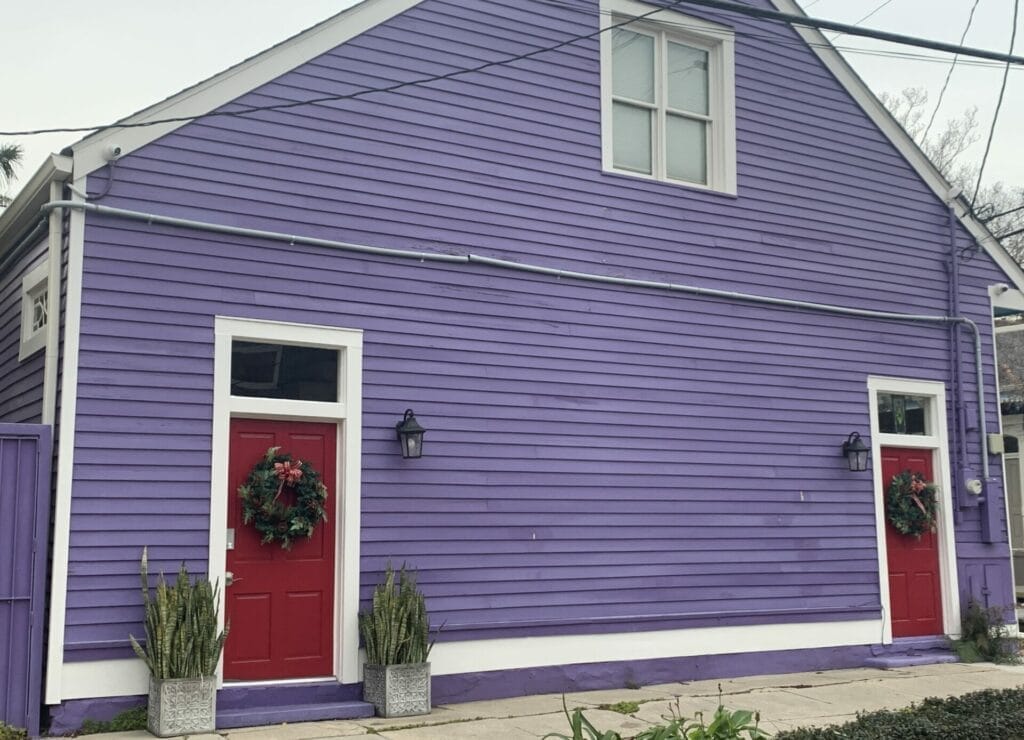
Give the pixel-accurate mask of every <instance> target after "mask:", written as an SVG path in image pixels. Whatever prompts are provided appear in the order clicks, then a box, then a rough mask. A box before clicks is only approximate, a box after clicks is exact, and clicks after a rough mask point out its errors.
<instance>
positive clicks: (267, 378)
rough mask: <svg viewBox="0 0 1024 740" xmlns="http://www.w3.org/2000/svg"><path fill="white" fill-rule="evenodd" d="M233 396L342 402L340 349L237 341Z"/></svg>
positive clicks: (232, 385) (232, 373)
mask: <svg viewBox="0 0 1024 740" xmlns="http://www.w3.org/2000/svg"><path fill="white" fill-rule="evenodd" d="M231 395H233V396H256V397H259V398H287V399H291V400H294V401H337V400H338V350H335V349H321V348H318V347H295V346H292V345H289V344H260V343H256V342H233V343H232V345H231Z"/></svg>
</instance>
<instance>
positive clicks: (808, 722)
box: [90, 663, 1024, 740]
mask: <svg viewBox="0 0 1024 740" xmlns="http://www.w3.org/2000/svg"><path fill="white" fill-rule="evenodd" d="M719 684H721V687H722V702H723V703H724V704H725V706H726V707H727V708H728V709H733V710H735V709H750V710H757V711H760V712H761V726H762V727H763V728H764V729H765V730H766V731H767V732H770V733H774V732H778V731H781V730H787V729H792V728H794V727H799V726H804V727H807V726H818V725H828V724H833V723H838V722H845V721H847V720H850V719H853V718H854V715H855V714H856V713H857V712H858V711H871V710H875V709H897V708H899V707H905V706H909V705H910V704H911V703H913V702H919V701H920V700H921V699H924V698H926V697H929V696H955V695H959V694H967V693H970V692H972V691H978V690H980V689H990V688H991V689H1004V688H1016V687H1018V686H1022V685H1024V666H996V665H993V664H991V663H973V664H964V663H945V664H939V665H926V666H917V667H913V668H900V669H896V670H878V669H874V668H854V669H848V670H836V671H818V672H813V673H789V674H785V675H778V676H750V677H747V678H733V679H722V680H721V681H718V680H709V681H692V682H688V683H669V684H660V685H657V686H644V687H642V688H639V689H625V688H623V689H609V690H605V691H586V692H580V693H572V694H566V695H565V699H566V703H567V704H568V705H569V708H570V709H572V708H573V707H584V708H587V712H586V714H587V717H588V718H589V719H590V720H591V721H592V722H593V723H594V725H595V726H596V727H597V728H598V729H600V730H602V731H603V730H618V731H619V732H620V733H622V735H623V736H625V737H628V736H630V735H633V734H635V733H637V732H639V731H640V730H642V729H644V728H645V727H649V726H650V725H652V724H657V723H659V722H661V716H662V715H664V714H667V713H668V706H669V703H670V702H672V703H673V704H674V703H675V700H676V699H677V698H678V699H679V707H680V710H681V712H682V714H683V716H685V717H692V716H693V714H694V713H695V712H697V711H703V712H704V713H705V715H704V716H705V717H710V715H711V714H712V713H713V712H714V711H715V709H716V708H717V706H718V686H719ZM619 702H637V703H639V705H640V708H639V710H638V711H636V712H635V713H633V714H629V715H624V714H619V713H617V712H613V711H610V710H608V709H607V708H604V709H602V708H601V707H607V706H609V705H613V704H617V703H619ZM549 732H562V733H566V732H568V724H567V722H566V719H565V715H564V714H563V713H562V696H561V695H560V694H544V695H541V696H524V697H517V698H514V699H495V700H493V701H477V702H471V703H468V704H449V705H445V706H439V707H434V711H432V712H431V713H430V714H429V715H425V716H422V717H406V718H403V719H390V720H389V719H376V718H374V719H361V720H347V721H340V720H339V721H328V722H303V723H297V724H287V725H276V726H273V727H252V728H245V729H238V730H225V731H224V732H223V733H219V734H210V735H192V736H189V737H190V739H191V740H219V739H221V738H226V739H227V740H321V739H324V740H326V739H327V738H347V739H348V740H358V739H359V738H367V739H369V738H372V739H373V740H449V738H450V739H451V740H462V739H463V738H465V739H470V738H488V740H494V739H500V740H536V739H537V738H542V737H544V735H546V734H547V733H549ZM90 737H91V738H94V739H95V740H149V739H150V738H152V736H151V735H150V734H149V733H147V732H117V733H108V734H102V735H92V736H90Z"/></svg>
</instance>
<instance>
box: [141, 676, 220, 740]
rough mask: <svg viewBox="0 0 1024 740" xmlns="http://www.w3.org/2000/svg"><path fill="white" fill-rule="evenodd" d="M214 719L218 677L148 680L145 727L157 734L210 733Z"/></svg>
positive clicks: (215, 717) (170, 735) (214, 723)
mask: <svg viewBox="0 0 1024 740" xmlns="http://www.w3.org/2000/svg"><path fill="white" fill-rule="evenodd" d="M216 722H217V679H216V678H214V677H213V676H208V677H206V678H166V679H157V678H153V677H150V679H149V709H148V711H147V718H146V729H148V730H149V731H150V732H151V733H153V734H154V735H156V736H157V737H173V736H174V735H187V734H193V733H203V732H213V730H214V726H215V725H216Z"/></svg>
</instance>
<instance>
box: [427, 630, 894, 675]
mask: <svg viewBox="0 0 1024 740" xmlns="http://www.w3.org/2000/svg"><path fill="white" fill-rule="evenodd" d="M881 628H882V625H881V624H880V620H878V619H865V620H857V621H849V622H809V623H805V624H799V623H797V624H766V625H754V626H739V627H695V628H693V629H678V630H657V631H654V632H627V633H616V634H602V635H551V636H547V637H520V638H508V639H501V640H470V641H467V642H442V643H438V644H437V645H435V646H434V649H433V650H432V651H431V653H430V671H431V673H432V674H433V675H435V676H444V675H449V674H452V673H475V672H478V671H500V670H509V669H515V668H538V667H541V666H557V665H571V664H575V663H605V662H615V661H633V660H652V659H656V658H677V657H690V656H695V655H727V654H736V653H759V652H768V651H773V650H802V649H805V648H820V647H840V646H845V645H872V644H877V643H878V640H879V637H880V636H881Z"/></svg>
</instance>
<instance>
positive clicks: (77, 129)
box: [0, 0, 683, 136]
mask: <svg viewBox="0 0 1024 740" xmlns="http://www.w3.org/2000/svg"><path fill="white" fill-rule="evenodd" d="M681 2H683V0H673V2H671V3H669V4H668V5H666V6H663V7H658V8H654V9H653V10H651V11H649V12H647V13H643V14H641V15H637V16H631V17H629V18H627V19H626V20H624V21H622V22H620V23H614V24H612V25H610V26H607V27H605V28H600V29H598V30H597V31H591V32H590V33H585V34H580V35H579V36H573V37H571V38H568V39H565V40H564V41H560V42H558V43H557V44H553V45H552V46H545V47H541V48H538V49H533V50H532V51H527V52H524V53H522V54H517V55H515V56H512V57H506V58H505V59H496V60H494V61H491V62H484V63H483V64H478V65H476V66H475V67H465V68H462V69H456V70H452V71H451V72H446V73H444V74H440V75H434V76H432V77H423V78H420V79H418V80H409V81H407V82H397V83H395V84H394V85H387V86H385V87H374V88H365V89H363V90H357V91H356V92H354V93H348V94H347V95H323V96H321V97H319V98H311V99H309V100H296V101H292V102H289V103H277V104H275V105H260V106H247V107H246V109H245V110H239V111H210V112H208V113H204V114H201V115H195V116H176V117H173V118H161V119H158V120H153V121H139V122H136V123H111V124H106V125H100V126H74V127H68V128H45V129H34V130H32V131H0V136H34V135H36V134H59V133H81V132H85V131H105V130H108V129H114V128H120V129H124V128H144V127H146V126H157V125H159V124H163V123H184V122H188V121H193V120H195V119H197V118H209V117H214V116H228V117H239V116H246V115H249V114H251V113H258V112H260V111H272V110H285V109H288V108H297V107H299V106H303V105H314V104H316V103H327V102H333V101H338V100H351V99H353V98H360V97H363V96H364V95H370V94H373V93H385V92H394V91H395V90H401V89H402V88H405V87H412V86H416V85H425V84H428V83H431V82H440V81H441V80H447V79H451V78H452V77H458V76H460V75H465V74H470V73H473V72H480V71H482V70H485V69H490V68H491V67H498V66H504V65H506V64H512V63H514V62H518V61H521V60H523V59H529V58H531V57H535V56H537V55H539V54H544V53H546V52H549V51H556V50H558V49H561V48H563V47H565V46H570V45H572V44H575V43H578V42H580V41H585V40H587V39H592V38H594V37H595V36H600V35H601V34H602V33H606V32H608V31H611V30H614V29H616V28H621V27H622V26H628V25H629V24H631V23H635V22H636V21H639V20H643V19H644V18H647V17H648V16H651V15H654V14H655V13H660V12H662V11H663V10H668V9H671V8H674V7H675V6H677V5H679V3H681Z"/></svg>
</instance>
